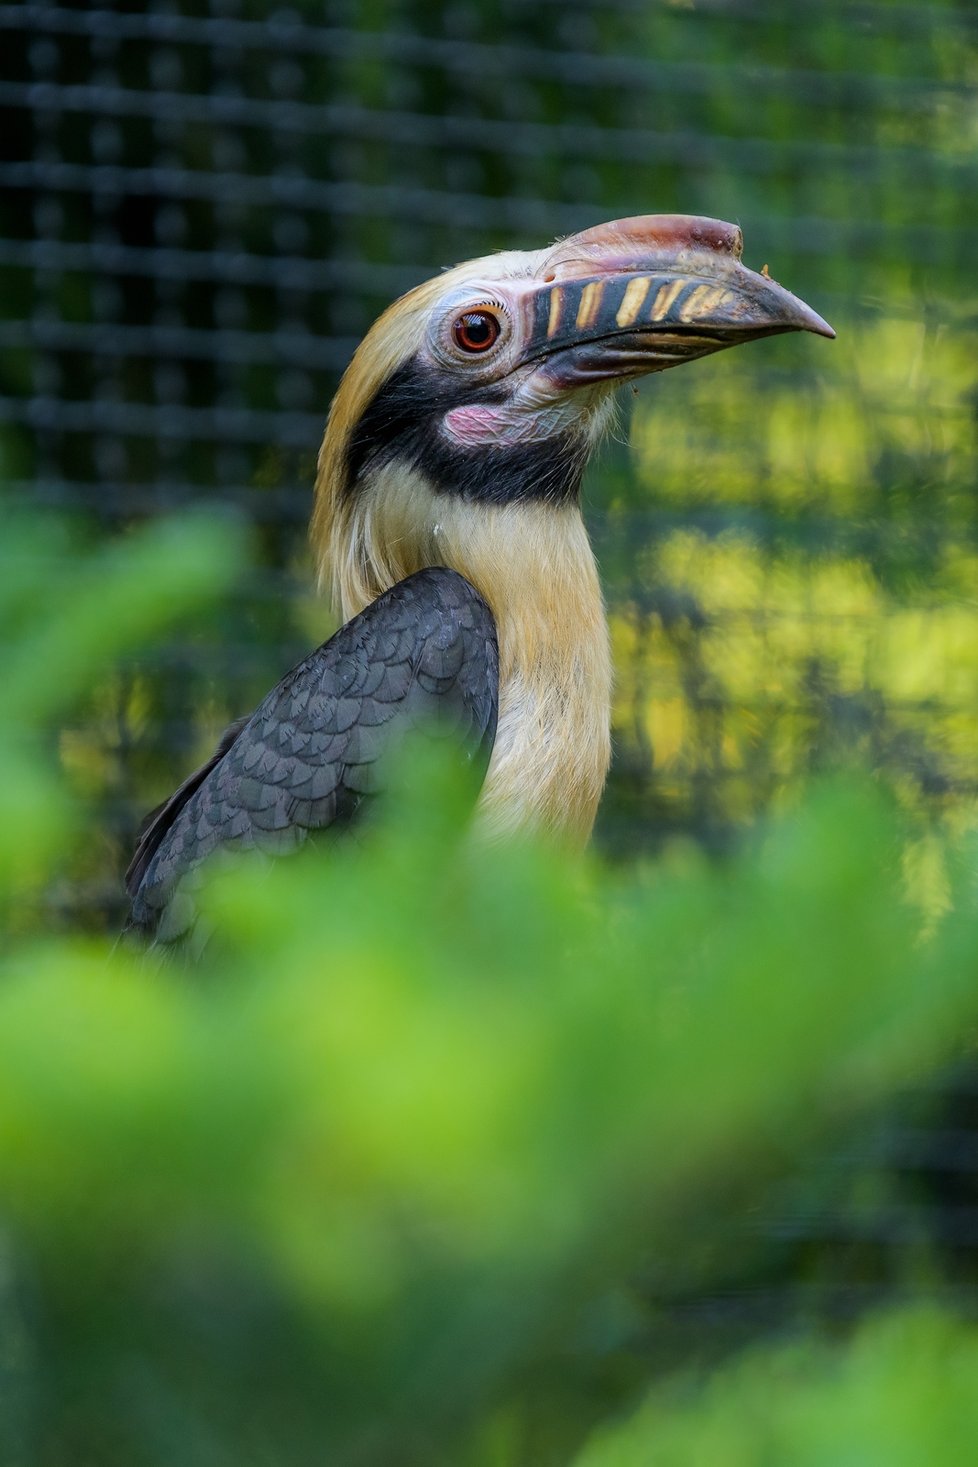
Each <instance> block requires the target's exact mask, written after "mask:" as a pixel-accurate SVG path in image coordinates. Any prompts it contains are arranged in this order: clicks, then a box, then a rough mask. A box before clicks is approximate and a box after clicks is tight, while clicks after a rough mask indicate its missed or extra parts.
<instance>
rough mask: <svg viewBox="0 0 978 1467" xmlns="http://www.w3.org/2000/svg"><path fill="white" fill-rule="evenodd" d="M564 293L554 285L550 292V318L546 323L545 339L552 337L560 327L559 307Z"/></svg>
mask: <svg viewBox="0 0 978 1467" xmlns="http://www.w3.org/2000/svg"><path fill="white" fill-rule="evenodd" d="M563 298H564V293H563V291H562V290H561V288H560V286H559V285H555V286H554V288H553V290H552V291H551V292H550V318H549V320H548V321H547V339H548V340H549V339H550V337H551V336H553V335H554V333H555V332H556V330H557V328H558V326H559V325H560V307H561V305H562V303H563Z"/></svg>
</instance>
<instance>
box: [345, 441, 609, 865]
mask: <svg viewBox="0 0 978 1467" xmlns="http://www.w3.org/2000/svg"><path fill="white" fill-rule="evenodd" d="M336 528H337V529H338V528H339V527H338V526H337V527H336ZM342 531H343V533H342V536H340V535H339V534H335V535H334V537H333V544H332V547H331V549H332V554H331V557H330V558H331V562H332V564H331V572H332V575H333V578H334V584H335V587H336V589H337V591H338V592H339V599H340V601H341V604H342V611H343V615H344V617H350V616H353V615H355V613H356V612H358V611H360V610H362V608H363V607H364V606H365V605H367V604H368V602H370V601H372V600H374V599H375V598H376V597H377V596H379V595H381V594H382V593H383V592H384V591H385V590H387V589H388V588H389V587H390V586H393V585H394V584H396V582H397V581H399V580H403V579H404V577H405V576H408V575H411V574H413V572H414V571H417V570H421V569H422V568H423V567H424V566H430V565H445V566H449V567H450V568H451V569H453V570H457V571H458V572H459V573H460V574H461V575H463V576H465V578H466V579H467V580H468V581H471V583H472V585H474V586H475V588H476V590H478V591H479V592H480V594H481V595H482V596H484V597H485V599H486V601H487V602H488V603H489V606H490V607H491V609H492V612H493V615H494V617H495V619H496V628H497V633H498V637H499V657H500V678H499V681H500V688H499V724H498V729H497V733H496V742H495V745H494V748H493V753H492V759H491V761H490V765H489V770H488V773H487V775H486V781H485V784H484V787H483V791H482V796H481V800H480V820H481V823H482V825H483V828H484V829H485V830H486V832H487V834H489V835H491V836H497V835H507V834H513V833H516V832H517V831H521V830H527V829H530V830H551V831H554V832H556V833H557V834H559V835H560V836H562V837H564V838H565V839H569V840H571V841H572V842H574V843H575V844H576V843H579V844H582V845H583V844H584V842H585V841H586V840H587V838H588V836H589V835H590V833H591V827H592V826H593V824H594V817H595V814H596V812H597V807H598V802H599V800H600V798H601V792H602V789H603V788H604V782H605V778H606V775H607V771H608V764H609V761H610V734H609V724H610V709H611V656H610V650H609V645H608V629H607V623H606V620H605V615H604V606H603V603H602V598H601V588H600V585H599V582H598V575H597V567H596V566H595V563H594V555H593V553H592V550H591V545H590V542H589V540H588V536H587V531H586V530H585V528H584V523H583V520H582V519H581V514H580V510H579V509H578V507H577V505H576V504H573V503H569V504H563V505H554V504H549V503H543V502H534V501H522V502H518V503H509V504H504V505H487V504H485V503H469V502H466V501H465V500H463V499H461V498H460V497H457V496H455V495H445V494H441V495H439V494H435V493H434V492H433V490H432V489H431V487H430V485H429V484H428V483H427V481H426V480H425V479H424V478H423V477H422V476H421V475H420V474H418V473H415V472H412V471H410V470H405V469H404V468H403V466H397V465H391V466H390V468H387V469H384V470H381V471H380V472H379V473H378V474H377V475H376V476H375V477H374V478H373V480H372V482H371V483H370V484H369V485H361V486H360V487H359V489H358V492H357V494H356V495H355V496H353V497H352V501H351V504H350V509H349V514H348V517H346V522H345V524H344V525H343V527H342Z"/></svg>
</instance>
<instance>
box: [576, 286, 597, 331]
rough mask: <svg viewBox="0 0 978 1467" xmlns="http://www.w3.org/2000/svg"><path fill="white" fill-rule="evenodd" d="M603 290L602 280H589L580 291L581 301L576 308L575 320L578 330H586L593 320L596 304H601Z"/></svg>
mask: <svg viewBox="0 0 978 1467" xmlns="http://www.w3.org/2000/svg"><path fill="white" fill-rule="evenodd" d="M603 290H604V281H603V280H590V281H588V283H587V285H585V287H584V289H583V290H582V291H581V301H580V305H579V306H578V308H577V321H576V322H575V325H576V326H577V328H578V330H579V331H586V330H587V328H588V327H589V326H590V325H591V324H592V322H593V321H594V318H595V316H596V315H597V314H598V306H599V305H600V304H601V293H602V291H603Z"/></svg>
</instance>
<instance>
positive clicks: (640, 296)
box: [615, 276, 649, 326]
mask: <svg viewBox="0 0 978 1467" xmlns="http://www.w3.org/2000/svg"><path fill="white" fill-rule="evenodd" d="M648 293H649V281H648V278H647V277H646V276H637V277H636V278H635V279H634V280H630V281H629V282H628V284H627V285H626V286H625V294H624V295H623V296H622V298H621V305H620V306H619V307H618V314H617V315H616V316H615V321H616V323H617V324H618V325H619V326H631V324H632V322H633V321H634V320H635V317H636V316H637V315H638V313H639V311H640V310H641V309H642V306H643V305H644V303H645V297H646V296H647V295H648Z"/></svg>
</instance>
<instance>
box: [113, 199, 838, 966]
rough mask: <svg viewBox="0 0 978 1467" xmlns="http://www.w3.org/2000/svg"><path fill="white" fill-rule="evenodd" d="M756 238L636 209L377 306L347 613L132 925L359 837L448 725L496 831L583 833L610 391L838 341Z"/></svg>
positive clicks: (336, 552) (326, 444) (176, 839)
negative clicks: (367, 809)
mask: <svg viewBox="0 0 978 1467" xmlns="http://www.w3.org/2000/svg"><path fill="white" fill-rule="evenodd" d="M742 245H743V241H742V236H741V233H740V230H739V229H738V228H736V227H735V226H734V225H731V224H724V223H722V222H720V221H718V220H715V219H705V218H696V217H692V216H688V215H654V214H653V215H646V216H642V217H639V218H634V219H620V220H615V221H612V222H611V223H607V224H602V225H599V226H597V227H595V228H592V229H586V230H584V231H583V232H582V233H580V234H575V235H572V236H571V237H570V238H568V239H564V240H561V241H559V242H558V243H557V244H555V245H553V246H552V247H549V248H545V249H540V250H534V251H528V252H523V251H507V252H504V253H501V254H497V255H493V256H490V257H487V258H485V259H478V260H472V261H470V262H469V263H467V264H464V265H459V266H457V267H456V268H455V269H452V270H448V271H447V272H445V273H443V274H441V275H438V276H437V277H436V278H435V279H433V280H430V281H428V282H427V283H426V284H424V285H420V286H418V287H417V288H416V289H415V290H412V291H410V292H409V293H408V294H407V295H405V296H403V297H402V298H401V299H400V300H398V301H396V302H395V303H394V304H393V305H392V306H391V307H390V308H389V309H388V310H387V311H386V312H385V313H384V314H383V315H382V316H381V317H380V319H379V320H378V321H377V322H376V324H375V325H374V326H373V327H372V329H371V330H370V331H369V332H368V334H367V336H366V337H365V338H364V340H363V342H362V343H361V345H360V347H359V348H358V350H357V351H356V353H355V355H354V357H353V360H352V362H351V364H350V366H349V368H348V370H347V372H346V374H345V376H344V377H343V380H342V382H341V384H340V387H339V389H338V391H337V393H336V397H335V399H334V401H333V404H332V407H331V409H330V413H329V419H328V422H327V425H326V432H325V436H324V438H323V444H322V448H321V451H320V454H319V462H318V472H317V479H316V502H315V510H314V514H313V520H312V540H313V545H314V548H315V552H316V557H317V561H318V568H319V574H320V577H321V581H322V582H323V583H324V584H328V586H329V587H330V589H331V591H332V593H333V596H334V599H335V601H336V602H337V603H338V605H339V607H340V609H341V610H342V614H343V617H344V620H345V625H344V626H342V628H341V629H340V631H338V632H337V633H336V635H335V636H334V637H332V638H331V639H330V640H329V641H328V642H326V643H325V644H324V645H323V646H321V647H320V648H319V649H318V650H317V651H315V652H313V653H312V654H311V656H309V657H307V658H306V659H305V660H304V661H303V662H300V663H299V664H298V666H297V667H294V668H293V669H292V671H291V672H289V673H288V674H287V675H286V676H285V678H283V680H282V682H280V683H279V685H278V687H276V688H275V689H274V690H273V691H272V692H271V693H270V694H269V695H268V697H267V698H266V699H265V700H264V702H263V703H262V704H261V706H260V707H259V708H258V710H257V712H255V713H254V714H253V715H252V716H251V717H250V718H249V719H242V720H241V721H240V722H238V723H236V724H234V725H232V727H231V728H230V729H229V730H228V731H227V733H226V734H225V735H224V737H223V739H222V740H221V743H220V745H219V747H218V749H217V750H216V752H215V753H214V755H213V757H212V758H211V759H209V760H208V761H207V763H206V764H205V765H204V766H203V767H202V768H201V769H199V770H197V771H196V773H194V774H192V775H191V776H190V777H189V779H187V780H186V781H185V782H184V784H182V785H181V786H180V788H179V789H178V790H177V791H176V793H175V794H174V795H173V796H172V798H171V799H170V800H168V801H167V802H166V804H165V805H163V806H161V807H160V809H159V811H158V812H156V813H155V814H154V816H153V817H151V818H150V821H149V822H148V825H147V828H146V829H145V831H144V833H143V835H142V838H141V840H140V842H139V846H138V849H137V851H136V854H135V856H134V858H133V861H132V864H131V866H130V868H129V871H128V873H127V890H128V892H129V895H130V896H131V898H132V911H131V915H130V928H135V929H137V930H138V931H141V932H142V933H144V934H146V935H147V936H153V935H155V937H156V939H157V941H161V942H169V941H174V940H178V939H182V938H184V937H186V936H187V935H188V934H189V931H190V929H191V927H192V926H193V923H194V920H195V914H194V903H193V895H192V889H193V887H194V886H195V885H196V883H197V880H198V878H199V868H200V866H201V863H202V862H204V861H205V860H206V858H208V857H209V856H210V855H211V854H212V853H213V852H215V851H216V850H217V849H218V848H221V847H225V848H226V847H231V848H238V849H247V848H253V847H257V848H259V849H262V850H270V851H273V852H278V851H283V850H288V849H291V848H292V847H294V846H296V845H298V844H300V843H302V842H303V841H304V840H305V839H306V838H307V836H308V835H309V833H310V832H313V831H318V830H322V829H325V828H326V827H330V826H336V825H338V824H346V823H348V822H349V821H350V820H351V819H352V818H354V817H355V816H356V815H357V812H358V811H359V810H360V809H361V808H362V806H363V803H364V800H365V797H367V796H368V795H372V794H373V793H375V792H376V791H377V790H378V789H380V788H381V787H382V785H383V780H384V761H385V757H386V756H387V755H388V754H389V752H390V751H391V749H392V748H393V747H394V746H395V745H397V744H399V743H400V742H402V741H403V739H404V737H405V735H406V734H407V733H409V732H410V731H411V730H413V729H415V728H417V727H418V726H424V725H426V724H428V723H429V722H430V721H431V720H432V719H435V720H437V721H439V722H440V723H441V725H442V727H443V729H444V728H447V729H448V730H449V732H448V734H447V736H446V739H445V745H446V747H448V748H451V749H452V750H453V751H455V752H457V753H459V754H461V755H463V756H464V757H467V758H469V759H471V760H476V761H479V760H481V761H482V763H483V766H484V769H485V774H484V779H483V783H482V786H481V794H480V796H479V804H478V810H477V820H478V822H479V823H481V825H482V826H483V828H484V829H485V830H486V831H487V832H488V833H490V834H491V835H504V834H507V833H510V832H515V831H518V830H527V829H529V830H535V829H544V830H550V831H553V832H556V833H558V834H559V835H561V836H562V837H564V838H566V839H569V840H571V841H573V842H579V843H583V842H584V841H586V839H587V837H588V835H589V834H590V831H591V827H592V825H593V822H594V817H595V813H596V810H597V805H598V801H599V799H600V796H601V791H602V788H603V786H604V782H605V776H606V774H607V770H608V765H609V761H610V732H609V726H610V705H611V659H610V653H609V644H608V630H607V624H606V620H605V613H604V607H603V604H602V597H601V590H600V586H599V582H598V575H597V570H596V567H595V562H594V557H593V554H592V551H591V546H590V543H589V541H588V536H587V532H586V530H585V528H584V523H583V520H582V518H581V511H580V507H579V503H578V491H579V489H580V485H581V479H582V476H583V473H584V469H585V466H586V464H587V462H588V459H589V457H590V455H591V452H592V449H593V448H594V446H595V444H596V443H597V441H598V439H599V438H600V437H601V434H602V432H603V431H604V429H605V428H606V427H607V426H608V424H609V420H610V418H611V415H612V400H613V396H614V392H615V389H616V387H618V385H619V384H620V383H622V382H624V381H627V380H629V379H631V378H634V377H640V376H643V375H644V374H646V373H649V372H661V371H663V370H665V368H667V367H674V366H678V365H679V364H680V363H681V362H688V361H693V360H694V359H695V358H697V357H702V356H706V355H707V354H709V353H710V352H715V351H720V350H722V349H723V348H724V347H728V346H735V345H737V344H738V343H739V342H743V341H751V340H753V339H754V338H755V337H760V336H773V335H776V334H778V333H780V332H783V331H813V332H815V333H817V334H818V335H821V336H833V335H834V332H833V331H832V328H831V327H830V326H828V325H827V324H826V323H825V322H824V321H823V320H822V319H821V317H820V316H818V315H816V314H815V312H814V311H813V310H811V309H810V308H809V307H808V306H807V305H805V304H804V303H803V302H802V301H800V300H798V299H797V298H796V297H795V296H793V295H791V294H789V292H788V291H786V290H784V289H783V288H782V287H781V286H780V285H778V284H777V283H776V282H775V281H774V280H772V279H771V278H770V277H769V276H768V274H767V270H766V267H765V270H764V272H763V273H762V274H756V273H755V272H753V271H751V270H748V269H747V268H746V266H744V265H743V264H742V263H741V258H740V257H741V250H742Z"/></svg>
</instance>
